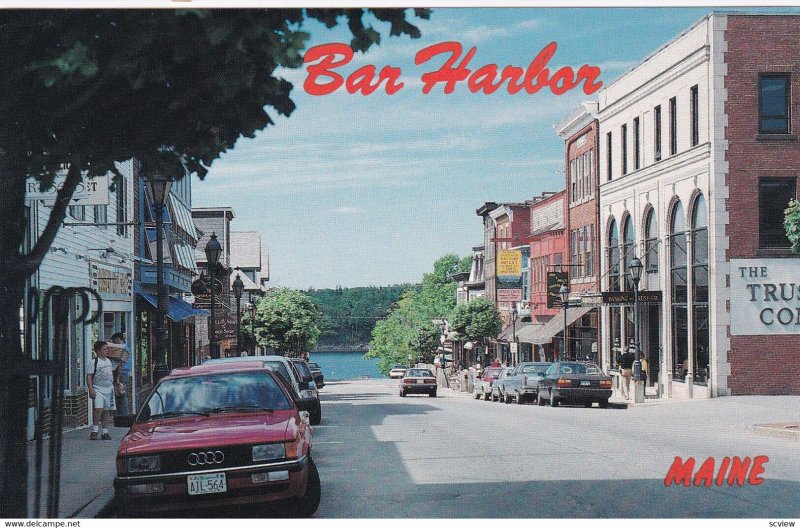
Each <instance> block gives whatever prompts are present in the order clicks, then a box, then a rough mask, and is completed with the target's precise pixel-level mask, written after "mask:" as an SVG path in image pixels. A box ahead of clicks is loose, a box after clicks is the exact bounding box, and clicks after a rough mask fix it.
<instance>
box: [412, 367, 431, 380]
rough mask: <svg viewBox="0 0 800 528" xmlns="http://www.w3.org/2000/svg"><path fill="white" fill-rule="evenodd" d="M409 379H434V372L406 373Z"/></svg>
mask: <svg viewBox="0 0 800 528" xmlns="http://www.w3.org/2000/svg"><path fill="white" fill-rule="evenodd" d="M406 377H407V378H432V377H433V372H431V371H430V370H427V369H411V370H407V371H406Z"/></svg>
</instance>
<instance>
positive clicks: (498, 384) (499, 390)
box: [492, 367, 514, 401]
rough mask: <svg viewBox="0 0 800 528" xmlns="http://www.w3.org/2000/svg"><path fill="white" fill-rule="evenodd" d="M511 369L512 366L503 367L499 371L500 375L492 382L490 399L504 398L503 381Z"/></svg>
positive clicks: (500, 399) (499, 399)
mask: <svg viewBox="0 0 800 528" xmlns="http://www.w3.org/2000/svg"><path fill="white" fill-rule="evenodd" d="M513 370H514V368H513V367H503V370H501V371H500V375H499V376H498V377H497V379H496V380H495V382H494V383H492V401H503V400H504V399H505V381H506V379H507V377H508V375H509V374H510V373H511V371H513Z"/></svg>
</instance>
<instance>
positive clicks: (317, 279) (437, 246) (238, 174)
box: [193, 8, 709, 288]
mask: <svg viewBox="0 0 800 528" xmlns="http://www.w3.org/2000/svg"><path fill="white" fill-rule="evenodd" d="M708 11H709V9H707V8H703V9H688V8H676V9H655V8H650V9H648V8H628V9H622V8H616V9H613V8H602V9H600V8H595V9H588V8H583V9H580V8H578V9H540V8H523V9H485V8H476V9H436V10H434V12H433V14H432V15H431V18H430V20H427V21H425V20H420V19H417V20H416V22H415V23H416V25H417V26H418V27H419V28H420V30H421V32H422V38H420V39H410V38H408V37H402V38H397V37H391V38H389V37H388V28H387V27H384V26H383V25H381V24H380V23H375V24H374V25H375V27H376V29H379V30H381V33H382V34H383V36H384V38H383V42H382V44H381V45H380V46H379V47H373V48H372V49H371V50H370V51H368V52H367V53H366V54H356V57H355V58H354V60H353V61H352V62H351V63H350V64H348V65H347V66H344V67H343V68H340V69H339V70H337V71H340V72H342V73H345V74H347V73H350V72H352V71H354V70H355V69H356V68H358V67H360V66H363V65H364V64H374V65H375V66H376V67H377V68H378V70H380V68H382V67H383V66H384V65H392V66H397V67H400V68H401V69H402V72H403V78H402V80H403V81H404V82H405V84H406V86H405V88H404V89H403V90H401V91H400V92H398V93H396V94H394V95H391V96H388V95H386V94H385V93H384V92H383V91H381V90H379V91H377V92H375V93H374V94H372V95H370V96H362V95H359V94H352V95H351V94H349V93H347V92H346V91H344V89H341V90H339V91H337V92H336V93H334V94H331V95H327V96H321V97H314V96H311V95H308V94H306V93H305V92H304V90H303V87H302V85H303V81H304V80H305V78H306V76H307V73H306V71H305V69H300V70H282V71H281V72H280V75H281V76H283V77H284V78H286V79H287V80H289V81H291V82H293V83H294V85H295V89H294V90H293V92H292V95H293V99H294V101H295V103H296V104H297V109H296V110H295V111H294V113H293V114H292V115H291V116H290V117H289V118H283V117H278V116H277V115H276V113H275V112H270V114H271V115H272V116H273V118H274V119H275V121H276V124H275V126H271V127H268V128H267V129H266V130H263V131H261V132H260V133H259V134H258V135H257V136H256V137H255V138H253V139H246V138H242V139H240V140H239V141H238V142H237V144H236V147H235V148H234V149H233V150H231V151H230V152H228V153H226V154H225V155H223V156H222V157H221V158H220V159H219V160H217V161H216V162H215V163H214V164H213V165H212V167H211V171H210V173H209V175H208V177H207V178H206V179H205V181H203V182H199V183H197V182H196V183H195V185H194V186H193V194H194V197H193V201H194V204H195V205H197V206H214V205H218V206H222V205H224V206H230V207H233V209H234V211H235V214H236V218H235V219H234V221H233V224H232V228H233V229H234V230H242V231H243V230H257V231H260V232H261V234H262V241H264V242H265V243H266V244H267V245H268V246H269V249H270V262H271V277H272V278H271V284H272V285H273V286H289V287H296V288H308V287H315V288H328V287H334V286H337V285H341V286H344V287H348V286H369V285H385V284H395V283H402V282H417V281H419V280H420V279H421V277H422V274H423V273H425V272H427V271H429V270H430V269H431V265H432V264H433V262H434V261H435V260H436V259H437V258H438V257H440V256H441V255H443V254H446V253H457V254H459V255H467V254H469V253H470V249H471V247H472V246H474V245H478V244H480V243H482V228H481V222H480V219H479V217H478V216H476V214H475V209H476V208H478V207H479V206H480V205H481V204H482V203H483V202H485V201H498V202H502V201H522V200H525V199H530V198H531V197H533V196H535V195H537V194H540V193H541V192H543V191H557V190H560V189H562V188H563V187H564V180H563V178H564V177H563V170H564V161H563V159H564V153H563V141H562V140H561V139H560V138H559V137H558V136H557V134H556V133H555V131H554V130H553V125H554V124H556V123H558V122H559V121H560V120H561V119H562V118H563V117H564V116H565V115H566V114H567V113H568V112H569V111H570V110H572V109H573V108H575V107H576V106H577V105H578V104H579V103H580V102H581V101H584V100H590V99H591V97H590V96H586V95H585V94H583V91H582V90H581V89H576V90H573V91H571V92H567V93H566V94H564V95H561V96H555V95H553V94H552V93H551V92H550V91H549V90H547V91H540V92H539V93H537V94H534V95H528V94H526V93H524V92H522V93H519V94H516V95H513V96H512V95H509V94H508V93H506V92H505V91H504V90H499V91H498V92H497V93H495V94H493V95H485V94H483V93H476V94H473V93H470V92H469V91H468V90H467V89H466V87H465V83H461V85H460V88H457V89H456V91H455V93H453V94H450V95H445V94H443V93H442V89H441V87H437V88H434V90H433V91H432V92H431V93H430V94H428V95H423V94H422V88H421V82H420V80H419V79H420V76H421V74H422V73H424V72H426V71H431V70H434V69H437V68H438V67H439V66H440V65H441V64H442V62H443V58H434V59H432V60H431V61H430V62H429V63H428V64H425V65H422V66H415V65H414V62H413V61H414V55H415V54H416V53H417V51H419V50H420V49H422V48H424V47H426V46H429V45H431V44H434V43H437V42H442V41H447V40H456V41H459V42H461V43H462V45H463V46H464V50H465V53H466V50H468V49H469V48H470V47H472V46H476V47H477V54H476V55H475V57H474V59H473V60H472V63H471V65H470V68H471V69H473V70H475V69H477V68H478V67H480V66H483V65H485V64H489V63H495V64H497V65H498V66H499V67H500V68H502V67H503V66H505V65H509V64H512V65H516V66H521V67H523V68H526V67H527V65H528V64H529V63H530V62H531V60H532V59H533V58H534V57H535V56H536V55H537V53H538V52H539V50H541V48H542V47H544V46H545V45H547V44H548V43H549V42H551V41H555V42H556V43H557V44H558V50H557V52H556V54H555V56H554V58H553V59H552V60H551V61H550V66H551V67H553V68H552V69H553V70H555V69H557V68H558V67H561V66H572V67H573V68H577V67H579V66H581V65H583V64H591V65H597V66H599V67H600V68H601V70H602V75H601V77H600V79H601V80H602V81H603V82H604V84H606V85H608V84H610V83H611V82H612V81H613V80H614V79H616V78H617V77H619V76H620V75H621V74H623V73H624V72H625V71H626V70H627V69H629V68H630V67H632V66H634V65H635V64H636V63H638V62H639V61H641V60H642V59H643V58H645V57H646V56H647V55H648V54H650V53H651V52H653V51H655V50H656V49H657V48H659V47H660V46H662V45H663V44H664V43H666V42H667V41H669V40H670V39H672V38H673V37H675V36H676V35H677V34H679V33H680V32H681V31H683V30H684V29H687V28H688V27H689V26H690V25H691V24H692V23H694V22H695V21H697V20H698V19H699V18H701V17H702V16H703V15H705V14H706V13H707V12H708ZM305 29H307V30H309V31H310V32H311V33H312V39H311V41H310V42H309V46H313V45H316V44H323V43H328V42H349V37H348V36H347V33H346V31H345V30H344V29H343V28H334V29H331V30H328V29H326V28H324V27H323V26H321V25H320V24H316V23H313V22H309V23H307V24H306V25H305Z"/></svg>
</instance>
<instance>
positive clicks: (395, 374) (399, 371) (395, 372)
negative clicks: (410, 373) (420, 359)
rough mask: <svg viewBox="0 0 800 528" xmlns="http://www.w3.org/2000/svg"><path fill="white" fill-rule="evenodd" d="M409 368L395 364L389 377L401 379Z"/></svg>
mask: <svg viewBox="0 0 800 528" xmlns="http://www.w3.org/2000/svg"><path fill="white" fill-rule="evenodd" d="M406 370H407V368H406V367H405V366H403V365H395V366H394V367H393V368H392V370H390V371H389V377H390V378H392V379H400V378H402V377H403V374H405V373H406Z"/></svg>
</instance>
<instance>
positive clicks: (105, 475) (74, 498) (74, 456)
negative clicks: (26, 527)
mask: <svg viewBox="0 0 800 528" xmlns="http://www.w3.org/2000/svg"><path fill="white" fill-rule="evenodd" d="M90 432H91V428H89V427H84V428H81V429H73V430H69V431H64V434H63V436H62V440H63V441H62V449H61V486H60V491H59V509H58V516H59V517H60V518H74V517H78V518H83V519H88V518H93V517H97V516H98V515H99V514H100V513H101V512H102V510H103V509H104V508H106V507H107V506H109V505H110V504H111V501H112V499H113V497H114V485H113V482H114V476H115V475H116V473H117V469H116V462H115V460H116V455H117V448H119V443H120V440H122V437H123V436H124V435H125V432H126V430H125V429H123V428H115V427H112V428H111V429H109V433H110V434H111V437H112V440H96V441H91V440H89V433H90ZM48 449H49V441H48V440H47V439H45V440H44V442H42V497H41V498H42V501H41V505H42V506H41V508H40V510H39V516H40V517H44V516H46V515H47V491H48V489H49V486H48V476H49V470H48V467H49V464H48ZM35 464H36V442H35V441H34V442H28V475H29V478H28V490H29V493H28V497H29V500H28V515H31V516H32V515H33V514H34V512H33V505H34V502H35V496H36V482H35V474H36V470H35V469H36V468H35Z"/></svg>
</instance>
